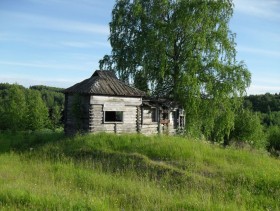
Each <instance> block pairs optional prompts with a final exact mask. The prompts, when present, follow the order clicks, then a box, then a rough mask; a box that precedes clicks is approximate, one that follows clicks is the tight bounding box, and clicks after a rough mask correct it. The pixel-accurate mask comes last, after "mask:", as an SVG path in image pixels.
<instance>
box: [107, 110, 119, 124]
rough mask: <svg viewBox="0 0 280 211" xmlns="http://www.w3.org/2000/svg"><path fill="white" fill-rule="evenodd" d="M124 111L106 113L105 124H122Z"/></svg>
mask: <svg viewBox="0 0 280 211" xmlns="http://www.w3.org/2000/svg"><path fill="white" fill-rule="evenodd" d="M122 121H123V112H122V111H105V122H122Z"/></svg>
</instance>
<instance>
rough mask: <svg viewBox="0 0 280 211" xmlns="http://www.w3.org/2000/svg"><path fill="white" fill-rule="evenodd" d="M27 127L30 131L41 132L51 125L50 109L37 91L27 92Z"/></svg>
mask: <svg viewBox="0 0 280 211" xmlns="http://www.w3.org/2000/svg"><path fill="white" fill-rule="evenodd" d="M26 102H27V108H28V112H27V115H26V117H27V118H26V120H27V122H26V127H27V129H28V130H39V129H43V128H46V127H47V126H48V124H49V119H48V108H47V106H46V105H45V103H44V102H43V100H42V98H41V94H40V92H39V91H36V90H27V97H26Z"/></svg>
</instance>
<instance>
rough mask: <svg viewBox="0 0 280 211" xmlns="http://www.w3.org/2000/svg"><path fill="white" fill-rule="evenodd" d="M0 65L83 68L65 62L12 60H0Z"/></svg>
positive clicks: (64, 68)
mask: <svg viewBox="0 0 280 211" xmlns="http://www.w3.org/2000/svg"><path fill="white" fill-rule="evenodd" d="M0 65H8V66H18V67H36V68H43V69H45V68H46V69H55V70H57V69H61V70H66V69H67V70H77V71H82V70H83V68H82V67H81V66H78V65H67V64H61V63H60V64H58V63H50V62H47V61H46V62H12V61H0Z"/></svg>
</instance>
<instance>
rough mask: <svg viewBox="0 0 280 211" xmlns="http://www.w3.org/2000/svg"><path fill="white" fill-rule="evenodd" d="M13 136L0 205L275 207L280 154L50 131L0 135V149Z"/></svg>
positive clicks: (3, 164) (1, 164) (0, 179)
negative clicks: (66, 135) (15, 142)
mask: <svg viewBox="0 0 280 211" xmlns="http://www.w3.org/2000/svg"><path fill="white" fill-rule="evenodd" d="M57 135H58V136H57ZM11 140H13V141H17V145H16V146H17V147H21V149H20V153H17V148H15V145H13V150H14V152H11V153H1V154H0V185H1V189H0V209H1V210H279V208H280V207H279V198H280V192H279V190H280V168H279V165H280V163H279V160H277V159H273V158H271V157H269V156H268V155H266V154H263V153H261V152H259V151H246V150H236V149H233V148H220V147H218V146H215V145H211V144H209V143H204V142H198V141H191V140H186V139H184V138H179V137H165V136H161V137H160V136H151V137H145V136H140V135H113V134H96V135H86V136H76V137H74V138H63V137H62V136H61V133H54V132H52V131H49V132H43V133H42V134H40V133H31V134H29V135H27V134H26V135H23V134H22V133H21V134H20V135H19V134H12V133H11V134H3V133H2V134H0V150H1V149H2V148H3V147H2V146H3V143H4V144H5V143H9V142H11ZM40 140H43V141H41V142H40ZM37 141H38V142H40V144H39V145H38V144H36V143H37ZM24 143H29V144H28V145H25V144H24ZM30 147H32V148H31V149H30ZM7 151H8V152H9V150H8V149H7ZM15 178H16V179H15Z"/></svg>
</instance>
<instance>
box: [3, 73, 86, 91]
mask: <svg viewBox="0 0 280 211" xmlns="http://www.w3.org/2000/svg"><path fill="white" fill-rule="evenodd" d="M77 80H80V81H81V80H84V79H82V78H79V79H75V80H74V79H56V78H47V79H46V78H41V77H37V78H34V77H32V78H30V77H27V76H20V75H16V76H13V75H10V76H3V77H1V79H0V83H10V84H14V83H17V84H20V85H23V86H25V87H29V86H33V85H46V86H54V87H61V88H67V87H69V86H72V85H73V84H75V83H77Z"/></svg>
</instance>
